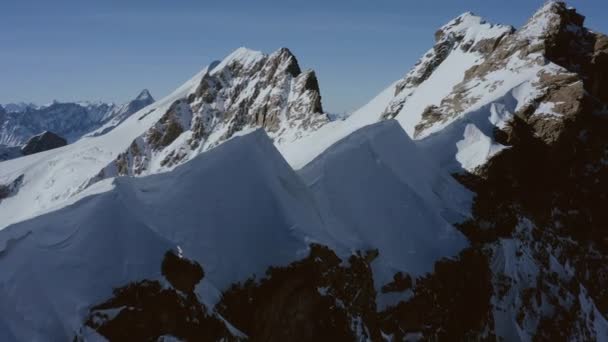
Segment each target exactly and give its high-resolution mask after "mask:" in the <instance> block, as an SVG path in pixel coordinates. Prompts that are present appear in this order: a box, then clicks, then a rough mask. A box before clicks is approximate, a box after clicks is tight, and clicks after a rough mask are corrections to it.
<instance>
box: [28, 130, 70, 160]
mask: <svg viewBox="0 0 608 342" xmlns="http://www.w3.org/2000/svg"><path fill="white" fill-rule="evenodd" d="M67 144H68V142H67V140H65V139H64V138H62V137H60V136H58V135H57V134H55V133H53V132H48V131H47V132H42V133H41V134H38V135H35V136H33V137H31V138H30V139H29V140H28V141H27V143H25V145H23V147H22V148H21V152H22V153H23V155H30V154H34V153H38V152H44V151H48V150H52V149H54V148H58V147H62V146H65V145H67Z"/></svg>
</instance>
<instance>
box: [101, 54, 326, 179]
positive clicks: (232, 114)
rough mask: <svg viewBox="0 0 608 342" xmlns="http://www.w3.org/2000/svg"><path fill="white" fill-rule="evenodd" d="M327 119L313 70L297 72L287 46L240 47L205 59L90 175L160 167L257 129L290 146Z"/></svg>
mask: <svg viewBox="0 0 608 342" xmlns="http://www.w3.org/2000/svg"><path fill="white" fill-rule="evenodd" d="M328 121H329V118H328V116H327V115H326V114H324V113H323V108H322V105H321V95H320V92H319V85H318V82H317V78H316V76H315V73H314V72H313V71H311V70H307V71H301V70H300V67H299V65H298V62H297V60H296V58H295V56H293V55H292V54H291V52H290V51H289V50H287V49H285V48H283V49H280V50H278V51H276V52H274V53H273V54H271V55H265V54H263V53H261V52H257V51H252V50H248V49H245V48H240V49H237V50H236V51H234V52H233V53H232V54H230V55H229V56H228V57H226V58H225V59H224V60H222V61H221V62H216V63H213V64H212V65H211V66H210V67H209V68H208V70H207V71H206V72H205V73H204V74H203V75H202V79H201V80H200V83H199V84H197V86H196V88H193V89H192V90H191V91H190V92H189V93H188V94H187V96H184V97H183V98H179V99H176V100H175V101H174V102H173V103H172V104H171V106H170V107H169V109H168V110H166V111H165V113H163V115H162V117H161V118H160V120H158V122H157V123H156V124H155V125H154V126H153V127H150V129H149V130H148V131H147V132H146V133H145V134H142V135H141V136H139V137H137V138H136V139H134V140H133V142H132V144H131V145H130V146H129V147H128V149H126V150H125V152H124V153H122V154H121V155H120V156H118V158H116V160H115V161H113V162H112V163H110V164H109V165H108V166H107V167H106V168H104V169H103V170H102V171H101V172H100V174H99V177H98V178H99V179H103V178H106V177H113V176H116V175H144V174H150V173H155V172H158V171H160V170H167V169H170V168H172V167H174V166H176V165H178V164H180V163H182V162H184V161H187V160H188V159H190V158H192V157H193V156H196V155H197V154H198V153H200V152H203V151H206V150H208V149H210V148H212V147H214V146H217V145H218V144H219V143H221V142H222V141H225V140H226V139H229V138H230V137H232V136H233V135H235V134H237V133H239V132H244V131H248V130H250V129H254V128H257V127H263V128H264V129H265V130H266V132H267V133H268V134H269V135H270V137H271V138H273V139H274V140H275V141H276V142H277V143H280V142H284V143H291V142H293V141H294V140H297V139H299V138H301V137H302V136H305V135H307V134H308V133H309V132H311V131H314V130H316V129H317V128H318V127H320V126H321V125H323V124H325V123H326V122H328Z"/></svg>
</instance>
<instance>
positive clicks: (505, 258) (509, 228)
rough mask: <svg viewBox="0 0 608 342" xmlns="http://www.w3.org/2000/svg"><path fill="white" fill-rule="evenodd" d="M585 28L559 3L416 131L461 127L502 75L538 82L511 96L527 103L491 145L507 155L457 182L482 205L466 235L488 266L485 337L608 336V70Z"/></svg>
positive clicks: (503, 44) (502, 45)
mask: <svg viewBox="0 0 608 342" xmlns="http://www.w3.org/2000/svg"><path fill="white" fill-rule="evenodd" d="M583 21H584V17H582V16H581V15H579V14H578V13H576V11H575V10H573V9H570V8H568V7H566V5H565V4H564V3H561V2H549V3H547V4H546V5H545V6H544V7H543V8H542V9H541V10H539V11H538V12H537V13H536V14H535V15H534V16H533V17H532V19H530V21H529V22H528V23H527V24H526V25H525V26H524V27H523V28H522V29H520V30H517V31H515V32H513V33H511V34H509V35H508V36H506V37H504V38H503V39H502V40H501V41H500V42H499V43H498V45H497V46H496V48H495V49H494V52H493V53H492V54H490V55H487V56H486V57H485V58H484V59H483V61H482V62H481V63H479V64H476V65H475V66H473V67H472V68H470V69H469V70H468V71H467V72H466V73H465V78H464V80H463V81H462V82H461V83H459V84H457V85H456V86H455V87H454V89H453V92H452V93H451V94H450V95H449V96H448V97H445V98H444V99H443V100H442V101H441V102H440V104H439V105H433V106H429V107H428V108H427V110H426V111H425V112H424V113H423V114H422V120H421V122H420V123H419V124H418V125H417V126H416V135H418V136H421V137H424V136H425V132H426V131H428V130H430V129H433V128H435V127H437V126H438V125H442V124H446V125H447V124H449V123H451V122H453V120H454V118H459V117H462V116H463V113H466V112H467V110H470V108H475V102H476V101H478V99H476V98H475V96H474V95H473V94H474V93H475V92H473V91H471V90H472V89H474V87H475V86H477V87H479V84H480V83H481V84H483V82H487V81H489V80H494V81H491V83H489V84H488V86H487V88H488V89H500V88H501V87H502V86H503V85H502V82H503V80H504V78H503V79H498V78H497V77H496V75H500V74H503V75H504V70H505V69H507V70H508V69H509V68H514V69H515V70H519V72H522V71H523V70H526V69H528V70H534V71H535V73H534V75H535V77H534V78H532V79H531V80H530V83H528V85H526V87H523V88H521V89H516V90H515V91H513V92H511V93H510V94H508V95H509V96H513V97H517V96H520V95H521V94H518V93H517V92H519V91H522V90H523V89H525V91H527V93H528V94H529V96H526V97H525V100H523V101H522V97H521V96H520V97H519V104H518V105H517V106H514V107H513V108H514V109H515V110H514V111H513V113H512V114H513V115H512V116H510V117H509V118H507V120H506V123H503V124H501V125H497V126H496V127H494V136H493V137H492V138H493V139H496V141H497V142H498V143H500V144H503V145H505V146H508V148H506V149H504V150H502V151H501V152H500V153H498V154H497V155H496V156H494V157H492V158H490V159H489V161H487V162H486V163H485V164H483V165H482V166H480V167H479V168H477V169H475V170H473V172H474V174H475V175H473V174H468V175H461V176H459V178H460V179H461V180H462V182H463V183H464V184H468V185H469V186H470V188H471V189H472V190H473V191H475V192H476V193H477V198H476V201H475V205H474V212H473V213H474V218H473V219H472V220H470V221H469V222H467V223H465V224H463V225H462V227H461V229H462V231H463V232H464V233H465V234H466V235H467V237H468V238H469V239H470V240H471V241H472V242H473V244H474V247H473V250H475V251H477V253H483V254H484V255H486V256H487V258H488V261H486V262H487V264H488V267H489V269H490V270H491V273H490V275H491V276H490V278H489V279H491V280H490V283H491V287H490V288H491V289H492V290H491V292H492V295H491V296H489V297H487V299H488V305H490V307H491V317H492V318H493V319H492V320H493V323H491V324H490V327H493V328H494V331H493V333H495V334H496V335H497V336H499V337H502V338H504V339H505V340H512V339H519V338H522V336H524V337H525V338H527V339H535V340H596V339H598V338H599V337H604V336H605V334H606V333H607V331H606V330H605V325H606V319H605V317H606V315H608V304H606V303H608V300H607V298H608V297H607V292H606V290H605V289H606V288H607V287H608V276H607V275H608V269H607V268H606V266H605V265H606V260H607V259H606V258H607V257H608V254H607V251H608V248H607V244H606V241H608V236H606V231H605V227H606V226H607V225H608V219H607V216H606V213H605V209H604V208H605V207H606V205H608V203H607V197H606V191H605V189H608V174H607V173H606V170H607V168H606V160H607V159H606V155H607V153H608V139H607V138H606V137H607V136H608V118H607V117H606V115H605V114H603V110H604V108H605V107H606V105H607V104H608V103H607V102H606V95H605V93H604V90H605V89H606V87H607V86H608V83H606V78H605V73H606V71H608V64H605V63H606V62H605V55H606V50H605V48H606V46H605V43H603V42H605V36H603V35H601V34H597V33H594V32H591V31H589V30H587V29H586V28H584V27H583V26H582V25H583ZM505 78H506V77H505ZM500 100H501V101H505V100H504V98H502V99H500ZM503 103H504V102H503ZM493 108H494V109H496V107H493ZM480 112H481V111H479V112H477V113H480ZM473 113H476V112H473ZM493 114H496V111H494V113H493ZM469 115H472V114H469ZM492 120H493V119H492V118H491V119H490V121H492ZM408 303H409V302H408ZM406 304H407V303H405V304H400V305H406ZM492 320H490V321H488V322H492ZM433 325H434V324H432V325H431V326H433ZM474 330H476V331H483V329H482V330H480V329H479V326H478V327H477V328H475V329H474ZM488 331H491V330H488ZM425 336H429V335H427V334H425ZM431 336H432V335H431ZM478 336H479V335H478Z"/></svg>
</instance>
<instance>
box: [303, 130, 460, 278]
mask: <svg viewBox="0 0 608 342" xmlns="http://www.w3.org/2000/svg"><path fill="white" fill-rule="evenodd" d="M299 173H300V175H301V176H302V177H303V178H304V179H305V181H306V183H307V184H308V186H309V187H310V188H311V190H312V191H313V193H314V194H315V199H316V201H317V202H318V204H319V205H320V210H321V215H322V217H323V220H324V222H326V224H327V226H328V230H329V233H330V234H331V236H333V237H335V239H336V240H337V241H341V242H342V243H343V244H346V246H348V247H349V248H351V250H352V251H356V250H370V249H375V248H378V250H379V252H380V253H379V256H378V258H377V259H376V260H375V261H374V263H373V264H372V266H373V267H374V272H373V273H374V277H375V282H376V287H377V288H378V290H379V289H380V287H381V286H382V285H384V284H387V283H389V282H390V281H391V280H392V278H393V275H394V274H395V273H397V272H405V273H408V274H411V275H413V276H420V275H422V274H424V273H426V272H428V271H429V270H430V269H432V267H433V264H434V263H435V261H436V260H438V259H440V258H442V257H449V256H452V255H456V254H458V252H459V251H460V250H461V249H462V248H464V247H465V246H466V245H467V242H466V238H465V237H464V236H463V235H462V234H461V233H460V232H458V231H457V230H456V229H455V228H454V227H453V226H452V225H451V223H453V222H456V221H461V220H462V219H463V217H466V216H467V215H468V212H469V206H470V199H471V194H470V193H469V192H468V191H467V190H465V189H464V188H463V187H462V186H461V185H459V184H458V183H457V182H456V181H455V180H454V179H453V178H451V176H450V175H449V174H448V173H445V172H443V171H441V170H439V168H438V166H437V165H435V164H434V163H433V162H432V161H430V160H429V158H428V157H427V156H425V155H423V154H421V153H420V151H418V149H417V148H416V146H415V145H414V143H413V142H412V141H411V140H410V139H409V137H408V136H407V134H406V133H405V132H404V131H403V129H401V127H400V126H399V124H398V123H397V122H396V121H394V120H389V121H385V122H381V123H377V124H375V125H371V126H368V127H365V128H362V129H360V130H358V131H356V132H355V133H353V134H351V135H349V136H348V137H346V138H344V139H343V140H340V141H339V142H338V143H336V144H335V145H332V146H331V147H330V148H329V149H327V150H326V151H325V152H324V153H323V154H321V155H320V156H319V157H317V158H316V159H315V160H313V161H312V162H311V163H309V164H308V165H307V166H306V167H304V168H303V169H301V170H300V171H299ZM330 246H332V247H334V246H333V245H330Z"/></svg>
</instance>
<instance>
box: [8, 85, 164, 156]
mask: <svg viewBox="0 0 608 342" xmlns="http://www.w3.org/2000/svg"><path fill="white" fill-rule="evenodd" d="M153 102H154V99H153V98H152V96H151V95H150V93H149V92H148V91H147V90H143V91H142V92H141V93H140V94H139V95H138V96H137V97H136V98H135V99H133V100H131V101H129V102H128V103H126V104H123V105H115V104H112V103H104V102H66V103H62V102H56V101H55V102H53V103H51V104H49V105H44V106H34V105H28V104H22V105H15V104H9V105H7V107H6V108H8V110H5V113H4V114H0V145H6V146H19V145H23V144H24V143H25V142H26V141H27V140H28V139H29V138H31V137H32V136H34V135H37V134H40V133H41V132H44V131H51V132H53V133H55V134H58V135H60V136H62V137H64V138H66V139H67V140H68V142H70V143H71V142H74V141H76V140H78V139H80V138H81V137H82V136H83V135H85V134H87V133H90V132H92V131H95V130H98V129H100V128H101V129H102V130H101V131H99V132H97V134H102V133H104V132H108V131H109V130H111V129H112V128H113V127H115V126H116V125H118V124H119V123H120V122H122V121H124V120H125V119H126V118H127V117H129V115H131V114H133V113H135V112H137V111H138V110H140V109H142V108H144V107H146V106H147V105H149V104H151V103H153Z"/></svg>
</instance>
